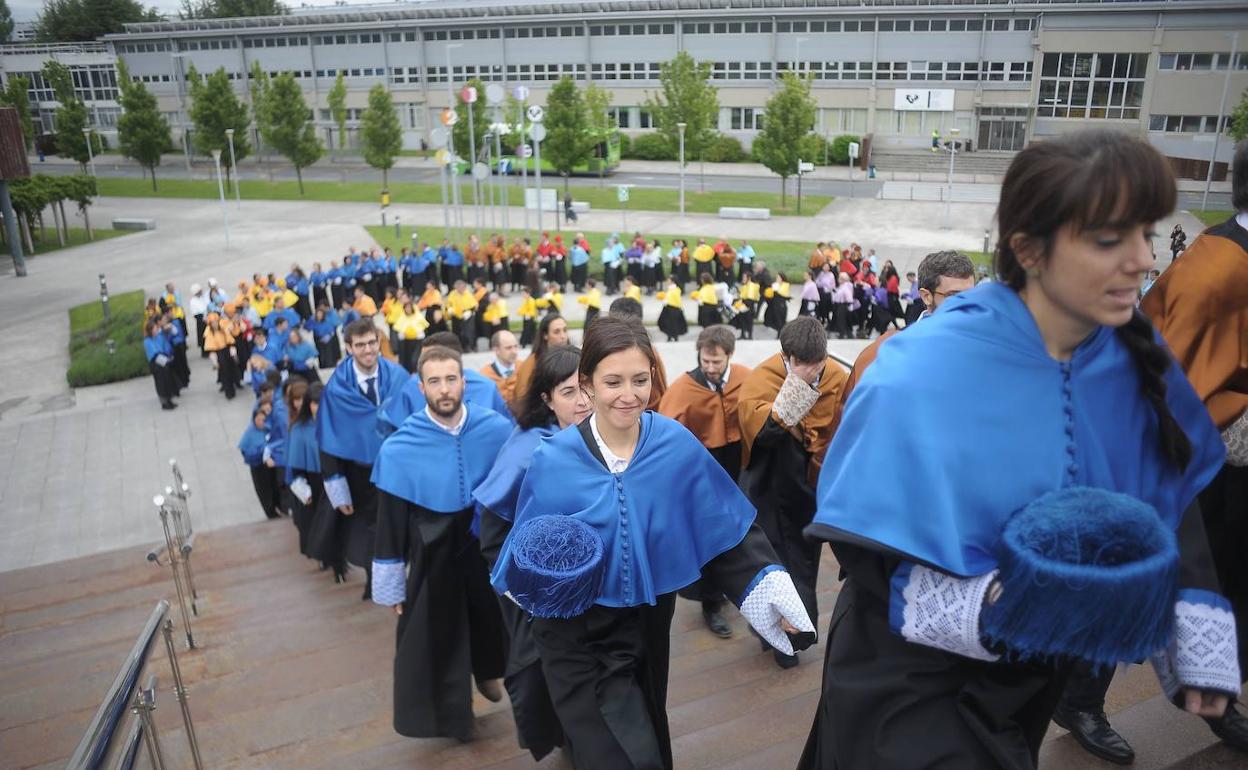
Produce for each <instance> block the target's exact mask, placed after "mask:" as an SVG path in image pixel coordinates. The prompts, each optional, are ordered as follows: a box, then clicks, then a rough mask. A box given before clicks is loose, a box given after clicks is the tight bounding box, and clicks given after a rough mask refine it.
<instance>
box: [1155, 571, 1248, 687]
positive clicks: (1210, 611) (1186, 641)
mask: <svg viewBox="0 0 1248 770" xmlns="http://www.w3.org/2000/svg"><path fill="white" fill-rule="evenodd" d="M1174 614H1175V622H1174V637H1173V638H1172V639H1171V641H1170V644H1169V645H1168V646H1167V647H1166V649H1164V650H1158V651H1157V652H1156V653H1154V654H1153V657H1152V661H1153V668H1154V669H1156V671H1157V679H1158V680H1160V682H1161V689H1162V690H1164V691H1165V693H1166V697H1167V698H1170V699H1173V698H1174V697H1175V695H1177V694H1178V692H1179V690H1182V689H1184V688H1187V687H1192V688H1196V689H1199V690H1217V691H1219V692H1225V693H1229V694H1230V695H1231V696H1232V697H1233V696H1235V695H1238V694H1239V686H1240V673H1239V657H1238V649H1237V644H1236V641H1235V616H1234V615H1233V614H1231V604H1230V602H1228V601H1227V600H1226V599H1225V598H1224V597H1222V596H1219V595H1218V594H1215V593H1213V592H1212V591H1199V590H1195V589H1190V588H1184V589H1181V590H1180V591H1179V599H1178V601H1177V602H1175V605H1174Z"/></svg>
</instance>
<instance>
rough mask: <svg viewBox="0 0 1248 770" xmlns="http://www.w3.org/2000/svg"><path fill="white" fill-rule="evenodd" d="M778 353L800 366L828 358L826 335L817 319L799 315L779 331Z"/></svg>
mask: <svg viewBox="0 0 1248 770" xmlns="http://www.w3.org/2000/svg"><path fill="white" fill-rule="evenodd" d="M780 352H781V353H783V354H784V355H786V356H788V357H789V358H791V359H793V360H794V361H797V362H798V363H802V364H813V363H816V362H818V361H822V360H823V359H825V358H827V357H828V333H827V331H825V330H824V328H823V324H822V323H820V322H819V319H818V318H815V317H814V316H809V315H801V316H798V317H797V318H794V319H793V320H792V321H789V322H788V323H787V324H785V325H784V328H783V329H781V330H780Z"/></svg>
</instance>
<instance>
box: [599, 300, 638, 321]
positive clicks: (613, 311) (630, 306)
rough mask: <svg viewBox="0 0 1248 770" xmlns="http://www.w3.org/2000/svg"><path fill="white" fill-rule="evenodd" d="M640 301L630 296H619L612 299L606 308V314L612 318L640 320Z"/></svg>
mask: <svg viewBox="0 0 1248 770" xmlns="http://www.w3.org/2000/svg"><path fill="white" fill-rule="evenodd" d="M641 314H642V308H641V303H640V302H638V301H637V300H635V299H633V298H632V297H620V298H619V299H616V300H613V301H612V302H611V305H610V306H609V307H608V308H607V315H609V316H612V317H614V318H635V319H637V320H638V321H640V320H641Z"/></svg>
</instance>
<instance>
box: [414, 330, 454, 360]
mask: <svg viewBox="0 0 1248 770" xmlns="http://www.w3.org/2000/svg"><path fill="white" fill-rule="evenodd" d="M421 347H424V348H432V347H441V348H449V349H451V350H454V351H455V352H456V353H460V354H461V355H462V354H463V352H464V343H463V342H461V341H460V339H459V335H457V334H455V332H434V333H433V334H430V335H429V336H428V337H425V342H424V344H423V345H422V346H421Z"/></svg>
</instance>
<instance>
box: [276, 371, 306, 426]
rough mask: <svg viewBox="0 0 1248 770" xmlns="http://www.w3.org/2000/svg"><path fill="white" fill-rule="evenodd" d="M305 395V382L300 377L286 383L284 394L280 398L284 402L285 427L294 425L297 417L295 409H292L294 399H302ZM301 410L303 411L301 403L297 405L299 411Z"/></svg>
mask: <svg viewBox="0 0 1248 770" xmlns="http://www.w3.org/2000/svg"><path fill="white" fill-rule="evenodd" d="M307 394H308V383H307V380H304V379H302V378H300V377H293V378H291V380H290V382H289V383H287V385H286V394H285V395H284V396H282V398H283V399H285V401H286V424H287V425H294V424H295V418H296V417H298V416H299V413H298V412H297V411H295V408H294V407H295V399H296V398H303V397H304V396H306V395H307ZM302 410H303V404H302V403H301V404H300V405H299V411H302Z"/></svg>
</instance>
